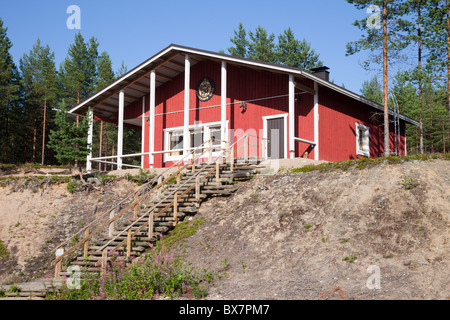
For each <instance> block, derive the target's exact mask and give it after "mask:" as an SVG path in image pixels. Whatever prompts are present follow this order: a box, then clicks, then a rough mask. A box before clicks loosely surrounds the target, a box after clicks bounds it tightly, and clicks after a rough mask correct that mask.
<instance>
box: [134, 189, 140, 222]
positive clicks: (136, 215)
mask: <svg viewBox="0 0 450 320" xmlns="http://www.w3.org/2000/svg"><path fill="white" fill-rule="evenodd" d="M138 200H139V194H138V193H137V192H136V193H135V194H134V201H135V202H136V204H135V205H134V215H133V218H134V219H137V217H138V205H139V204H138Z"/></svg>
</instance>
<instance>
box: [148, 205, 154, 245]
mask: <svg viewBox="0 0 450 320" xmlns="http://www.w3.org/2000/svg"><path fill="white" fill-rule="evenodd" d="M154 215H155V214H154V213H153V212H152V213H150V215H149V217H148V239H149V241H151V240H152V238H153V222H154V220H155V219H154Z"/></svg>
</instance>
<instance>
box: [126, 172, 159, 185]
mask: <svg viewBox="0 0 450 320" xmlns="http://www.w3.org/2000/svg"><path fill="white" fill-rule="evenodd" d="M154 177H156V174H154V173H150V172H149V171H147V170H142V169H139V174H137V175H132V174H129V173H127V174H126V175H125V178H126V179H127V180H129V181H132V182H134V183H136V184H137V185H138V186H141V185H143V184H144V183H147V182H150V180H152V179H153V178H154Z"/></svg>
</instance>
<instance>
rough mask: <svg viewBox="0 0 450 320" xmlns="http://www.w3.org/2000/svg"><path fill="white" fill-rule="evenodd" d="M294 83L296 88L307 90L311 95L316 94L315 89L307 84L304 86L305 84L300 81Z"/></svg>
mask: <svg viewBox="0 0 450 320" xmlns="http://www.w3.org/2000/svg"><path fill="white" fill-rule="evenodd" d="M294 85H295V87H296V88H297V89H299V90H302V91H305V92H308V93H310V94H312V95H313V96H314V95H315V94H316V90H314V89H312V88H310V87H308V86H305V85H303V84H301V83H298V82H294Z"/></svg>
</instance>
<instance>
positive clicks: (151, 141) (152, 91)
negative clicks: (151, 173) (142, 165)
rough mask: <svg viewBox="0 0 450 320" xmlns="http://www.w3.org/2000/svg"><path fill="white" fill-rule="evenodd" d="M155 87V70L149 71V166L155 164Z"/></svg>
mask: <svg viewBox="0 0 450 320" xmlns="http://www.w3.org/2000/svg"><path fill="white" fill-rule="evenodd" d="M155 87H156V70H152V71H151V72H150V124H149V126H150V132H149V152H150V156H149V163H150V168H153V167H154V166H155V156H154V155H153V154H152V153H153V152H155V101H156V100H155V92H156V91H155Z"/></svg>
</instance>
